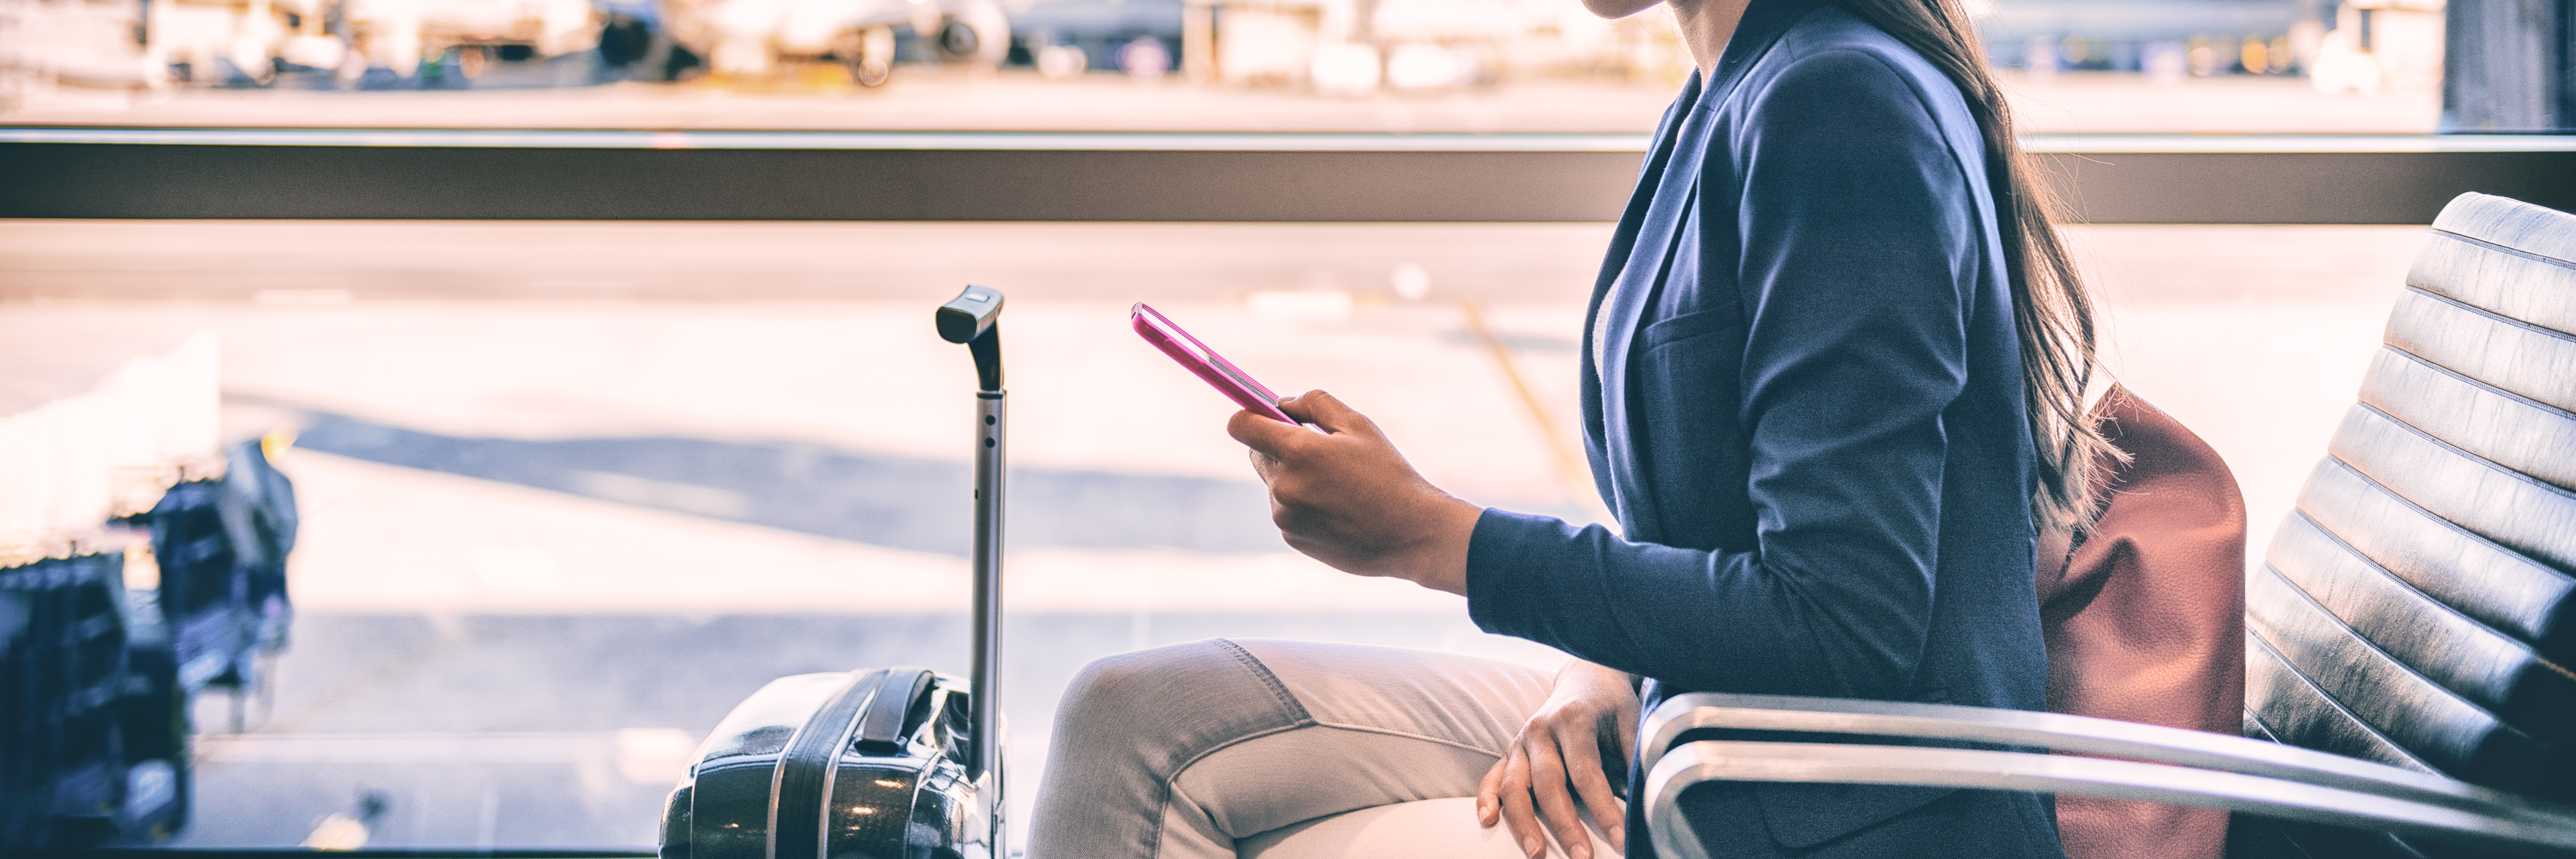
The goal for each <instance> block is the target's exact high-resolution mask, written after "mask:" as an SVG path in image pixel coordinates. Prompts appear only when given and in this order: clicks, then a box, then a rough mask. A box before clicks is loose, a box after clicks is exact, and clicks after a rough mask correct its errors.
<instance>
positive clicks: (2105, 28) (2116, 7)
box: [1971, 0, 2333, 80]
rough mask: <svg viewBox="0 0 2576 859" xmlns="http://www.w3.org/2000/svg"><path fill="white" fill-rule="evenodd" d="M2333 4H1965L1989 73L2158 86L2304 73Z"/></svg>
mask: <svg viewBox="0 0 2576 859" xmlns="http://www.w3.org/2000/svg"><path fill="white" fill-rule="evenodd" d="M2332 2H2333V0H2327V3H2326V5H2324V6H2323V7H2321V6H2320V3H2319V0H1999V2H1992V3H1983V4H1971V12H1972V14H1976V18H1977V32H1978V35H1979V36H1981V37H1982V38H1983V39H1984V40H1985V43H1986V53H1987V56H1988V57H1989V58H1990V59H1991V60H1992V61H1993V62H1994V64H1995V65H1997V66H2000V67H2005V68H2020V69H2024V70H2026V71H2028V72H2029V73H2030V74H2032V75H2033V76H2036V77H2046V76H2048V75H2051V74H2054V73H2056V72H2059V71H2112V72H2143V73H2145V74H2147V75H2148V76H2149V77H2152V78H2159V79H2165V80H2172V79H2178V78H2181V77H2185V76H2192V77H2207V76H2210V75H2220V74H2240V73H2241V74H2285V73H2289V72H2291V71H2293V70H2296V71H2299V72H2302V73H2304V72H2305V71H2307V70H2308V69H2309V68H2310V67H2311V65H2312V64H2313V62H2314V60H2315V57H2316V50H2317V45H2318V42H2319V40H2320V39H2321V38H2322V37H2323V36H2324V33H2325V29H2326V28H2325V23H2324V20H2325V18H2326V17H2327V15H2328V13H2327V12H2326V11H2325V10H2326V9H2330V8H2332Z"/></svg>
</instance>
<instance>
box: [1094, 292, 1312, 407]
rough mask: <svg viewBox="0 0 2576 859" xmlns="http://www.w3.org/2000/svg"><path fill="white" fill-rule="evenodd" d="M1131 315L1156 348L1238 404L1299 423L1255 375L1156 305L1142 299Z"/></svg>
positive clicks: (1139, 330)
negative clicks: (1157, 308)
mask: <svg viewBox="0 0 2576 859" xmlns="http://www.w3.org/2000/svg"><path fill="white" fill-rule="evenodd" d="M1128 317H1129V320H1130V321H1131V322H1132V323H1133V324H1134V325H1135V326H1136V334H1137V336H1140V337H1143V338H1145V342H1147V343H1152V344H1154V348H1156V349H1161V350H1163V354H1165V355H1170V356H1172V360H1174V361H1179V362H1181V366H1183V367H1187V368H1189V371H1190V372H1192V373H1196V374H1198V377H1199V378H1201V379H1205V380H1207V383H1208V384H1210V385H1214V386H1216V389H1217V390H1218V391H1220V392H1222V393H1224V394H1225V396H1226V398H1227V399H1231V400H1233V401H1234V403H1235V405H1239V406H1242V407H1243V408H1244V410H1246V411H1249V412H1252V413H1253V414H1257V415H1261V416H1263V417H1267V418H1269V419H1271V420H1275V421H1278V422H1280V423H1285V424H1294V423H1297V422H1298V421H1297V419H1296V418H1292V417H1289V416H1288V413H1287V412H1283V411H1280V410H1279V405H1278V404H1279V395H1278V394H1274V393H1271V392H1270V389H1269V388H1265V387H1262V386H1261V383H1260V382H1256V381H1253V380H1252V374H1250V373H1246V372H1244V371H1243V368H1241V367H1237V366H1235V365H1234V364H1233V363H1232V362H1230V361H1227V360H1225V356H1223V355H1219V354H1217V353H1216V350H1214V349H1210V348H1208V347H1207V344H1205V343H1201V342H1199V339H1198V338H1196V337H1192V336H1190V333H1189V332H1187V331H1183V330H1181V326H1178V325H1174V324H1172V320H1170V319H1167V318H1164V316H1163V314H1162V313H1160V312H1157V311H1155V310H1154V308H1152V307H1148V306H1146V305H1145V303H1144V302H1142V301H1139V302H1136V306H1135V307H1134V308H1133V309H1130V310H1129V311H1128Z"/></svg>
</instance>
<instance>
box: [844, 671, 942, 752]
mask: <svg viewBox="0 0 2576 859" xmlns="http://www.w3.org/2000/svg"><path fill="white" fill-rule="evenodd" d="M933 676H935V675H932V674H931V673H930V670H929V669H926V668H894V669H889V670H888V671H887V672H886V676H885V680H884V681H883V685H880V686H878V687H877V694H876V700H874V701H870V702H869V703H868V707H867V709H866V710H865V711H863V712H861V713H860V714H859V726H858V729H857V730H856V731H853V732H851V733H853V734H855V735H857V737H858V742H857V745H858V747H859V750H860V751H863V752H871V753H883V754H898V753H901V752H902V751H903V742H904V740H905V739H906V738H909V737H911V736H912V732H913V731H915V730H918V729H920V727H921V723H922V722H924V721H928V720H929V718H930V708H928V707H925V706H920V705H921V704H924V703H927V702H926V701H925V700H924V699H923V697H922V693H924V692H928V691H930V681H931V678H932V677H933ZM897 693H900V694H897ZM915 714H919V716H920V718H913V717H914V715H915Z"/></svg>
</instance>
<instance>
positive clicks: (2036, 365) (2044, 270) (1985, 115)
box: [1841, 0, 2128, 530]
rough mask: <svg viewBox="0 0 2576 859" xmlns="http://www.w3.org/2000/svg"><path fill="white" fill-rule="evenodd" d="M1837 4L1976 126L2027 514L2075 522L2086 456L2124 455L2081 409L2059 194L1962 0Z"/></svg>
mask: <svg viewBox="0 0 2576 859" xmlns="http://www.w3.org/2000/svg"><path fill="white" fill-rule="evenodd" d="M1841 2H1842V6H1843V8H1844V9H1846V10H1848V11H1850V12H1851V13H1852V14H1853V15H1854V16H1857V17H1859V18H1860V19H1861V20H1864V21H1868V22H1869V23H1870V24H1871V25H1873V26H1876V27H1877V28H1879V29H1880V30H1883V31H1886V33H1887V34H1888V35H1890V36H1894V37H1896V40H1897V41H1900V42H1904V43H1905V45H1906V47H1909V48H1913V49H1914V51H1915V53H1918V54H1922V55H1923V58H1924V59H1925V60H1928V61H1930V62H1931V63H1932V65H1933V67H1934V68H1938V69H1940V70H1941V73H1942V74H1944V75H1948V76H1949V78H1950V81H1951V82H1952V83H1954V84H1957V85H1958V87H1959V93H1960V94H1961V95H1964V96H1966V97H1967V101H1968V113H1969V114H1971V115H1973V116H1975V117H1976V118H1977V128H1978V130H1979V131H1982V132H1984V134H1985V143H1986V182H1987V184H1989V185H1991V186H1993V188H1994V197H1995V222H1996V224H1997V226H1999V227H2001V228H2002V233H2003V245H2004V265H2005V267H2006V269H2007V270H2008V271H2009V272H2010V275H2011V278H2012V299H2013V320H2014V324H2015V325H2016V326H2017V327H2018V328H2019V329H2020V333H2021V373H2022V383H2023V399H2022V408H2023V410H2024V411H2025V412H2026V413H2027V414H2028V416H2029V418H2030V440H2031V443H2032V445H2033V446H2034V447H2036V448H2037V449H2038V451H2039V490H2038V491H2037V492H2035V493H2032V495H2031V503H2030V507H2031V517H2032V519H2033V520H2035V521H2036V522H2038V523H2039V524H2040V525H2041V526H2042V527H2049V528H2060V529H2068V530H2081V529H2083V528H2084V527H2085V526H2087V525H2089V524H2091V520H2092V519H2093V516H2094V515H2095V514H2096V513H2097V512H2099V510H2100V508H2101V505H2102V502H2103V500H2104V499H2101V498H2099V497H2098V495H2099V493H2100V488H2099V487H2100V485H2101V483H2102V481H2101V479H2100V476H2099V475H2097V474H2096V473H2095V472H2096V471H2098V470H2099V469H2098V467H2097V466H2096V464H2095V463H2096V462H2097V460H2106V459H2107V460H2109V461H2112V462H2126V461H2127V460H2128V456H2127V455H2126V454H2123V453H2121V452H2120V449H2119V448H2117V447H2113V446H2112V444H2111V442H2110V440H2109V439H2107V438H2104V437H2103V434H2102V427H2101V424H2100V423H2099V422H2097V421H2096V420H2094V419H2093V418H2092V417H2091V416H2089V415H2088V414H2086V412H2085V408H2084V394H2085V390H2084V389H2085V386H2086V385H2087V384H2089V383H2091V381H2092V378H2093V371H2094V369H2095V366H2096V364H2095V362H2096V359H2095V355H2094V331H2093V299H2092V298H2091V296H2089V295H2087V294H2086V293H2085V291H2084V281H2083V279H2082V278H2081V277H2080V276H2079V275H2077V274H2076V271H2075V262H2074V260H2073V259H2071V258H2069V257H2068V256H2067V253H2066V244H2065V242H2063V241H2061V240H2059V239H2058V237H2057V227H2056V224H2055V220H2056V216H2057V214H2058V205H2057V197H2056V195H2055V194H2053V193H2051V192H2050V190H2049V187H2048V185H2047V184H2046V183H2044V182H2042V181H2039V179H2038V177H2036V176H2035V175H2033V174H2034V173H2035V172H2036V171H2035V169H2034V168H2033V166H2032V165H2031V161H2030V157H2029V156H2028V155H2025V154H2023V153H2022V151H2021V143H2020V142H2019V141H2018V140H2017V139H2015V138H2014V136H2013V124H2012V111H2011V109H2010V107H2008V106H2007V105H2005V103H2004V94H2003V90H2001V89H1999V88H1997V87H1996V86H1995V79H1994V75H1992V74H1991V73H1989V72H1988V71H1987V70H1986V56H1985V50H1984V48H1983V47H1981V46H1980V45H1979V43H1978V41H1977V37H1976V31H1975V30H1974V29H1972V28H1971V27H1970V26H1969V24H1968V14H1967V10H1966V9H1964V8H1961V6H1960V3H1959V0H1841Z"/></svg>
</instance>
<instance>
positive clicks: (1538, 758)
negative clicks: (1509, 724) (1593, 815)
mask: <svg viewBox="0 0 2576 859" xmlns="http://www.w3.org/2000/svg"><path fill="white" fill-rule="evenodd" d="M1523 737H1524V739H1523V740H1522V741H1521V747H1522V748H1523V749H1525V750H1526V751H1527V752H1528V756H1529V761H1530V765H1529V782H1530V794H1531V796H1532V797H1533V798H1534V799H1535V801H1536V803H1537V805H1538V813H1539V817H1540V819H1541V820H1542V821H1544V822H1545V823H1546V824H1547V830H1548V832H1549V833H1550V834H1553V835H1555V836H1556V843H1557V844H1559V845H1561V846H1563V847H1564V848H1565V854H1566V855H1567V856H1569V857H1572V859H1592V836H1590V835H1587V834H1585V833H1584V831H1583V815H1581V814H1580V813H1577V812H1576V811H1575V810H1574V794H1573V793H1571V792H1568V791H1567V790H1566V789H1565V788H1566V772H1565V757H1566V756H1565V754H1564V752H1563V751H1562V749H1561V748H1560V747H1559V743H1558V740H1557V736H1556V732H1555V731H1547V732H1543V733H1538V734H1536V735H1529V734H1524V735H1523ZM1524 847H1526V845H1524ZM1530 855H1532V856H1536V855H1538V854H1536V853H1532V854H1530Z"/></svg>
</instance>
